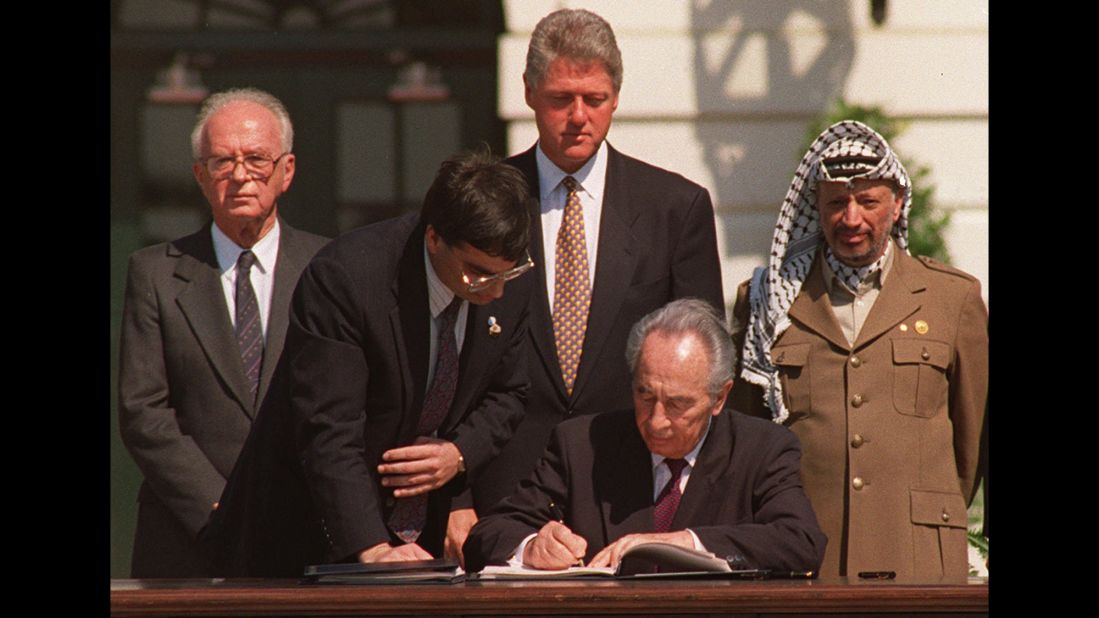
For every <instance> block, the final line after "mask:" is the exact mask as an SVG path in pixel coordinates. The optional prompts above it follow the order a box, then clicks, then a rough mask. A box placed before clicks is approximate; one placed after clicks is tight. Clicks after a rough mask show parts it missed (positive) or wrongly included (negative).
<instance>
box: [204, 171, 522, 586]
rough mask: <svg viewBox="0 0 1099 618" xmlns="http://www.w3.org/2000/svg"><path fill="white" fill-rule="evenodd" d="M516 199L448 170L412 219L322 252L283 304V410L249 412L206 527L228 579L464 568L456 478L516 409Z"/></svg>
mask: <svg viewBox="0 0 1099 618" xmlns="http://www.w3.org/2000/svg"><path fill="white" fill-rule="evenodd" d="M529 199H530V197H529V189H528V187H527V185H526V182H525V181H524V180H523V177H522V175H521V174H520V173H519V172H517V171H516V170H515V169H514V168H512V167H510V166H508V165H505V164H504V163H502V162H499V161H495V160H493V159H492V158H491V157H488V156H487V155H471V156H462V157H458V158H455V159H451V160H449V161H447V162H445V163H444V164H443V165H442V167H441V168H440V171H439V173H438V175H437V176H436V178H435V181H434V182H433V184H432V186H431V188H430V189H429V190H428V192H427V195H426V196H425V198H424V204H423V208H422V211H421V213H418V214H410V215H406V216H403V217H398V218H396V219H391V220H388V221H383V222H380V223H377V224H374V225H370V226H367V227H364V228H360V229H358V230H355V231H352V232H350V233H348V234H345V235H343V236H341V237H340V238H338V239H336V240H335V241H333V242H332V243H331V244H329V245H328V246H327V247H326V248H325V249H324V250H322V251H321V252H319V253H318V254H317V256H316V257H315V258H314V259H313V261H312V262H311V263H310V264H309V266H308V268H307V269H306V270H305V272H304V273H303V274H302V277H301V283H300V284H299V286H298V289H297V291H296V292H295V294H294V299H293V301H292V304H291V317H290V331H289V334H288V335H287V342H286V355H285V357H284V363H283V366H282V367H280V369H279V378H278V379H279V385H280V386H281V387H283V388H285V391H284V393H283V395H282V396H280V397H279V398H278V400H277V401H278V402H284V405H280V404H279V403H277V402H276V401H275V400H272V402H271V406H270V407H269V408H265V409H264V410H263V411H262V413H261V414H260V416H259V418H258V419H257V421H256V425H255V428H254V430H253V431H252V435H251V436H250V437H249V441H248V444H247V445H246V446H245V449H244V452H243V453H242V454H241V457H240V461H239V462H238V464H237V469H236V470H235V471H234V472H233V476H232V478H231V480H230V482H229V486H228V487H227V488H226V492H225V496H224V497H223V499H222V506H221V508H220V509H218V512H217V513H216V516H215V519H214V521H212V522H211V528H212V531H211V533H210V534H211V536H210V537H209V538H210V539H211V543H212V547H214V548H215V551H225V552H227V555H224V556H222V559H224V561H225V565H226V569H225V570H226V574H228V575H250V576H254V575H262V576H275V575H282V576H292V575H300V574H301V572H302V567H303V566H304V565H305V564H309V563H317V562H339V561H355V560H358V561H361V562H373V561H390V560H413V559H426V558H430V557H432V556H435V557H441V556H443V555H456V556H458V557H459V558H460V555H459V552H460V550H461V546H462V543H463V542H464V540H465V536H466V534H467V533H468V530H469V527H470V526H472V523H473V522H472V518H473V509H472V499H471V497H470V495H469V492H468V490H467V483H468V480H469V479H471V478H476V475H477V474H478V473H480V471H482V470H483V469H484V467H485V465H486V464H487V463H488V461H489V460H490V459H491V458H492V457H493V456H494V455H495V454H496V453H497V452H498V450H499V448H500V445H501V444H503V443H504V442H505V441H507V439H508V438H509V437H510V436H511V432H512V430H513V427H514V425H515V423H516V422H517V420H518V418H519V417H520V415H521V414H522V411H523V403H524V400H525V396H526V390H527V379H526V371H525V367H526V365H525V363H524V362H523V357H522V343H523V341H524V340H525V338H526V335H527V330H526V329H527V312H528V306H529V303H530V298H529V297H530V293H531V288H532V285H533V283H532V282H533V279H532V278H531V277H529V276H528V277H520V275H522V274H523V273H525V272H526V271H527V270H529V269H530V268H531V267H532V264H531V263H530V260H529V255H528V253H527V248H528V244H529V238H530V236H529V233H530V231H529V226H530V222H529V216H528V214H527V211H528V208H529V207H528V205H527V201H528V200H529ZM512 280H514V281H513V282H512V283H510V284H508V293H507V295H506V296H505V295H504V285H505V282H507V281H512Z"/></svg>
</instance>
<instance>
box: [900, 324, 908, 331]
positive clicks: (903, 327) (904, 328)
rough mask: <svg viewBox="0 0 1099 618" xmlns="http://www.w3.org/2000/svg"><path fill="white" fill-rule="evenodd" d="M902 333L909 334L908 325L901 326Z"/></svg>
mask: <svg viewBox="0 0 1099 618" xmlns="http://www.w3.org/2000/svg"><path fill="white" fill-rule="evenodd" d="M901 332H902V333H907V332H908V325H907V324H901Z"/></svg>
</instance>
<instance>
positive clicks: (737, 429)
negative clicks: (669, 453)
mask: <svg viewBox="0 0 1099 618" xmlns="http://www.w3.org/2000/svg"><path fill="white" fill-rule="evenodd" d="M800 458H801V450H800V448H799V447H798V442H797V438H795V437H794V435H793V434H792V433H791V432H790V431H788V430H786V429H785V428H782V427H779V426H777V425H775V424H773V423H767V422H766V421H762V420H760V419H756V418H751V417H748V416H745V415H743V414H740V413H736V412H733V411H731V410H725V411H723V412H722V413H721V414H719V415H718V416H716V417H714V419H713V421H712V424H711V426H710V433H709V435H708V436H707V437H706V442H705V444H703V446H702V449H701V451H700V452H699V455H698V459H697V460H696V462H695V468H694V469H693V470H692V471H691V476H690V480H689V481H688V483H687V488H686V491H684V492H683V498H682V500H681V502H680V503H679V508H678V510H676V513H675V517H674V519H673V520H672V526H671V530H673V531H674V530H683V529H685V528H690V529H691V530H692V531H694V533H695V534H696V535H698V538H699V540H700V541H701V542H702V544H703V545H704V546H705V547H706V548H707V549H708V550H709V551H711V552H713V553H715V554H717V555H718V556H722V557H724V558H726V559H727V560H730V561H731V562H732V563H733V564H737V565H740V568H772V569H781V570H799V571H800V570H813V571H815V570H816V569H817V568H818V567H819V565H820V561H821V559H822V558H823V556H824V547H825V543H826V538H825V536H824V534H822V533H821V531H820V528H819V527H818V526H817V521H816V518H815V517H814V515H813V509H812V508H811V507H810V506H809V500H808V498H806V496H805V492H804V491H803V490H802V488H801V478H800V477H799V475H798V461H799V459H800ZM551 503H554V504H556V505H558V506H559V507H560V508H561V514H563V515H564V523H565V525H567V526H568V527H569V528H570V529H572V531H573V532H575V533H576V534H578V535H580V536H582V537H584V538H585V539H586V540H587V541H588V550H587V555H586V556H585V559H584V560H585V562H588V561H590V560H591V559H592V558H593V557H594V556H595V554H596V553H598V552H599V550H601V549H603V548H604V547H606V546H607V545H609V544H610V543H612V542H614V541H615V540H617V539H619V538H620V537H622V536H625V535H627V534H633V533H641V532H652V530H653V477H652V460H651V458H650V455H649V450H648V448H647V447H646V446H645V443H644V442H643V441H642V439H641V434H640V433H638V431H637V426H636V425H635V423H634V416H633V411H632V410H621V411H618V412H613V413H609V414H600V415H597V416H585V417H581V418H576V419H570V420H568V421H566V422H564V423H561V424H560V425H559V426H558V427H557V428H556V429H555V430H554V432H553V437H552V438H551V440H550V445H549V448H548V449H547V450H546V455H545V457H544V458H543V459H542V461H541V462H539V464H538V466H537V468H536V469H535V471H534V473H533V474H532V475H531V477H530V478H529V479H528V480H525V481H524V482H523V483H522V488H521V489H520V490H519V491H518V492H516V493H515V494H514V495H512V496H511V497H509V498H507V499H505V500H504V501H503V502H501V503H500V504H499V505H497V506H496V508H494V509H493V510H492V511H491V512H490V513H489V514H488V515H487V516H486V517H484V518H483V519H482V520H481V521H479V522H478V523H477V525H476V526H474V527H473V530H472V531H471V532H470V535H469V538H468V539H467V540H466V544H465V547H464V553H465V558H466V566H467V569H468V570H470V571H475V570H480V569H481V568H482V567H483V566H484V565H485V564H499V563H504V562H506V561H507V560H508V559H509V558H510V557H511V555H512V552H514V551H515V549H516V547H518V545H519V543H521V542H522V540H523V539H524V538H526V537H527V536H528V535H530V534H533V533H535V532H537V531H538V530H539V529H541V527H542V526H543V525H545V524H546V523H547V522H548V521H550V519H551V518H553V517H554V514H553V513H552V512H551V509H550V508H549V505H550V504H551Z"/></svg>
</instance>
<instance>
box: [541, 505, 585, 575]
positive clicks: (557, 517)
mask: <svg viewBox="0 0 1099 618" xmlns="http://www.w3.org/2000/svg"><path fill="white" fill-rule="evenodd" d="M549 510H550V517H552V518H553V519H554V521H556V522H558V523H560V524H561V525H564V524H565V514H564V513H562V512H561V507H559V506H557V503H556V502H554V501H552V500H551V501H550V503H549ZM573 566H580V567H582V566H584V557H583V556H579V557H577V558H576V564H575V565H573Z"/></svg>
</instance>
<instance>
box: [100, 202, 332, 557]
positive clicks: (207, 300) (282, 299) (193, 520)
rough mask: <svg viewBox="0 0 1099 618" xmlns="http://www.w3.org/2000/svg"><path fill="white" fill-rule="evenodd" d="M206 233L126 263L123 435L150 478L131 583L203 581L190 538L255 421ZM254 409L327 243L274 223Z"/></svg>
mask: <svg viewBox="0 0 1099 618" xmlns="http://www.w3.org/2000/svg"><path fill="white" fill-rule="evenodd" d="M210 225H212V224H207V225H206V226H203V228H202V229H201V230H199V231H198V232H195V233H194V234H191V235H190V236H185V237H183V238H180V239H178V240H175V241H172V242H169V243H162V244H158V245H154V246H151V247H146V248H144V249H141V250H139V251H136V252H135V253H134V254H133V255H131V256H130V262H129V272H128V275H127V282H126V295H125V304H124V306H123V314H122V341H121V356H120V361H119V425H120V429H121V433H122V440H123V442H124V443H125V445H126V448H127V449H129V451H130V454H131V455H132V456H133V458H134V461H135V462H137V465H138V467H139V468H140V469H141V472H142V474H143V475H144V477H145V481H144V483H143V484H142V486H141V489H140V492H139V494H138V501H139V503H140V504H139V509H138V524H137V533H136V536H135V539H134V554H133V564H132V573H133V575H134V576H135V577H201V576H208V575H209V574H210V567H209V565H208V564H207V563H206V561H205V560H204V559H203V557H202V555H201V554H200V552H199V551H198V548H197V544H196V541H195V539H196V536H197V534H198V532H199V531H200V530H201V529H202V527H203V526H204V525H205V524H206V521H207V518H208V516H209V515H210V511H211V507H212V505H213V504H214V502H216V501H217V500H218V498H219V497H220V496H221V492H222V489H223V488H224V486H225V479H226V478H227V477H228V476H229V473H230V471H231V470H232V468H233V464H234V462H235V461H236V459H237V455H238V454H239V452H240V449H241V447H242V446H243V444H244V441H245V438H246V437H247V435H248V431H249V428H250V427H251V425H252V420H253V418H254V417H255V414H256V406H255V404H254V403H253V400H252V396H251V393H250V391H249V385H248V380H247V377H246V376H245V374H244V369H243V366H242V364H241V360H240V352H239V351H238V349H237V342H236V336H235V334H234V332H233V326H232V322H231V320H230V318H229V310H228V308H227V306H226V303H225V296H224V292H223V291H222V285H221V281H220V279H219V277H220V275H219V271H218V264H217V258H216V257H215V255H214V246H213V240H212V238H211V236H210ZM279 227H280V232H279V234H280V236H279V249H278V251H279V256H278V262H277V263H276V266H275V282H274V289H273V291H272V295H271V311H270V314H269V318H268V324H267V339H266V346H265V349H264V358H263V366H262V369H261V375H260V384H259V392H258V396H257V400H259V401H262V399H263V397H264V396H265V394H266V392H267V390H268V387H269V386H270V384H271V377H272V375H273V373H274V369H275V366H276V364H277V361H278V358H279V356H280V355H281V354H282V347H283V342H284V339H285V337H286V327H287V315H288V309H289V306H290V297H291V293H292V292H293V291H294V286H295V285H296V284H297V281H298V277H299V275H300V274H301V272H302V270H303V269H304V268H305V265H306V264H307V263H308V262H309V260H310V258H312V256H313V254H314V253H316V252H317V250H318V249H320V248H321V247H322V246H324V244H325V243H326V242H327V240H328V239H326V238H323V237H321V236H316V235H314V234H310V233H307V232H302V231H299V230H295V229H294V228H292V227H290V226H289V225H287V224H286V223H285V222H284V221H281V220H280V224H279Z"/></svg>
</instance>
